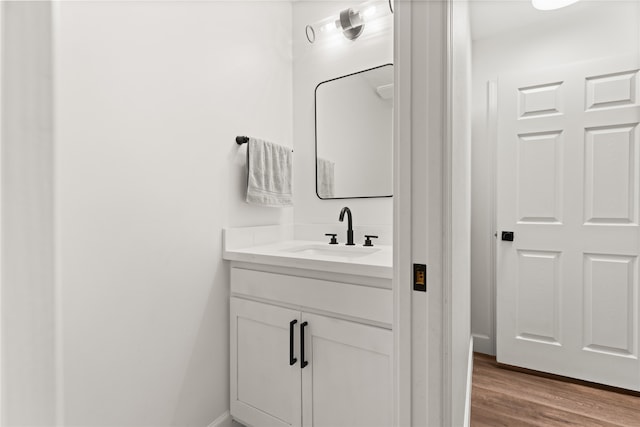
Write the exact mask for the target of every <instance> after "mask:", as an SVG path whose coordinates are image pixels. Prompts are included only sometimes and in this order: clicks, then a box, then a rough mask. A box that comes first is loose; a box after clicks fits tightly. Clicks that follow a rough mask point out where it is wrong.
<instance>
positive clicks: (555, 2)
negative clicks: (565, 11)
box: [531, 0, 579, 10]
mask: <svg viewBox="0 0 640 427" xmlns="http://www.w3.org/2000/svg"><path fill="white" fill-rule="evenodd" d="M578 1H579V0H531V3H532V4H533V7H535V8H536V9H538V10H555V9H560V8H563V7H566V6H570V5H572V4H574V3H577V2H578Z"/></svg>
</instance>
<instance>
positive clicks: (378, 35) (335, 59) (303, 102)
mask: <svg viewBox="0 0 640 427" xmlns="http://www.w3.org/2000/svg"><path fill="white" fill-rule="evenodd" d="M382 4H383V5H384V4H385V3H384V2H383V3H382ZM353 6H354V4H353V3H351V2H337V1H326V0H325V1H312V0H309V1H307V0H303V1H298V2H294V4H293V29H292V30H293V54H294V62H293V89H294V90H293V93H294V102H293V104H294V114H293V123H294V140H295V171H294V203H295V222H296V223H299V224H304V223H311V224H331V225H335V224H336V223H338V214H339V213H340V209H341V208H342V207H343V206H349V207H350V208H351V210H352V212H353V221H354V226H365V228H364V230H366V225H381V226H386V227H388V230H389V231H388V234H391V225H392V222H393V215H392V210H393V200H392V198H375V199H347V200H320V199H319V198H318V196H317V195H316V181H315V163H314V162H315V136H314V91H315V88H316V86H317V85H318V83H320V82H323V81H326V80H329V79H332V78H335V77H339V76H343V75H346V74H350V73H353V72H356V71H361V70H364V69H367V68H372V67H376V66H379V65H383V64H387V63H392V62H393V32H392V28H391V27H392V25H391V22H392V18H391V16H388V17H386V18H384V19H383V20H381V21H379V25H380V28H379V29H378V30H376V29H375V28H372V27H374V26H373V25H371V26H370V27H369V28H366V27H365V31H364V33H363V35H362V36H361V37H360V38H358V39H356V40H355V41H349V40H347V39H346V38H344V37H338V38H337V39H335V40H330V41H325V42H324V43H323V42H322V41H321V40H318V42H316V43H315V44H313V45H311V44H309V43H308V42H307V39H306V36H305V26H306V25H307V24H312V23H315V22H317V21H319V20H321V19H324V18H326V17H328V16H330V15H337V14H338V13H339V12H340V10H342V9H344V8H346V7H353ZM343 228H344V230H343ZM340 230H341V233H342V235H339V236H338V238H339V240H340V241H344V240H345V234H346V232H345V230H346V226H345V227H341V228H340ZM359 231H360V230H356V235H355V239H356V241H360V240H361V239H363V237H362V236H361V234H362V233H361V232H359ZM327 232H330V231H327ZM319 237H323V236H319ZM382 237H383V236H381V238H382ZM384 237H385V241H386V242H388V243H390V241H391V236H384Z"/></svg>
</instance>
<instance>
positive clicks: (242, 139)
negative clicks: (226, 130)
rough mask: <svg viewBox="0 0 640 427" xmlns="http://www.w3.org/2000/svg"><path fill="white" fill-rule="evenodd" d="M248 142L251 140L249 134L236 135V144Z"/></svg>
mask: <svg viewBox="0 0 640 427" xmlns="http://www.w3.org/2000/svg"><path fill="white" fill-rule="evenodd" d="M247 142H249V137H248V136H236V144H238V145H242V144H246V143H247ZM291 152H292V153H293V150H291Z"/></svg>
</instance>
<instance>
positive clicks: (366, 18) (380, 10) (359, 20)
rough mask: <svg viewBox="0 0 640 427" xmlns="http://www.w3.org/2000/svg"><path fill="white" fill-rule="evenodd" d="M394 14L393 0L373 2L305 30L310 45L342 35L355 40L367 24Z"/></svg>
mask: <svg viewBox="0 0 640 427" xmlns="http://www.w3.org/2000/svg"><path fill="white" fill-rule="evenodd" d="M391 14H393V0H387V1H380V0H372V1H368V2H366V3H362V4H361V5H359V6H356V7H354V8H347V9H344V10H343V11H341V12H340V14H339V15H338V16H337V17H336V16H335V15H334V16H330V17H328V18H325V19H323V20H322V21H319V22H316V23H315V24H310V25H307V26H306V28H305V31H306V34H307V40H308V41H309V43H315V42H316V41H317V40H320V39H325V38H330V37H331V36H334V35H337V34H339V33H342V35H343V36H344V37H346V38H347V39H349V40H355V39H357V38H358V37H360V35H361V34H362V32H363V31H364V27H365V24H367V23H369V22H372V21H375V20H377V19H380V18H383V17H385V16H387V15H391Z"/></svg>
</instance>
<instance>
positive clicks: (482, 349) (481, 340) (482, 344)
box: [472, 334, 496, 356]
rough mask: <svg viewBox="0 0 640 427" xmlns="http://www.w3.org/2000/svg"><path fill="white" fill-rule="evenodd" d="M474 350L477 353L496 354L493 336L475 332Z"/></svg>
mask: <svg viewBox="0 0 640 427" xmlns="http://www.w3.org/2000/svg"><path fill="white" fill-rule="evenodd" d="M472 336H473V351H475V352H476V353H482V354H489V355H491V356H495V355H496V349H495V348H494V347H493V342H492V340H491V338H489V337H488V336H487V335H480V334H473V335H472Z"/></svg>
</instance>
